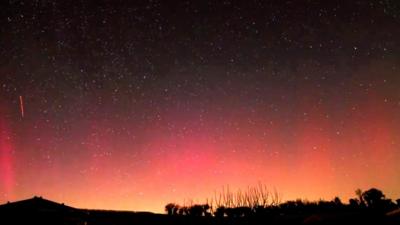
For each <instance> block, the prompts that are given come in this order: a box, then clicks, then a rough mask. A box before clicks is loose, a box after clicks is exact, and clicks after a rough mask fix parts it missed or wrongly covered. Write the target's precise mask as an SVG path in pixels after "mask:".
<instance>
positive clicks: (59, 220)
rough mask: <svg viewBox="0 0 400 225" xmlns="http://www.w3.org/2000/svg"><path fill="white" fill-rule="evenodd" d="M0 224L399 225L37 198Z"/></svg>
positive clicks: (353, 217)
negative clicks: (106, 206)
mask: <svg viewBox="0 0 400 225" xmlns="http://www.w3.org/2000/svg"><path fill="white" fill-rule="evenodd" d="M0 223H1V224H4V225H8V224H35V225H36V224H59V225H61V224H68V225H78V224H82V225H84V224H87V225H89V224H93V225H103V224H104V225H106V224H107V225H111V224H114V225H119V224H121V225H125V224H126V225H127V224H140V225H142V224H143V225H145V224H149V225H150V224H151V225H158V224H159V225H167V224H171V225H172V224H199V225H200V224H216V225H217V224H348V223H351V224H400V217H399V212H398V210H397V211H396V210H395V211H393V212H392V213H379V212H375V211H372V210H369V209H362V210H360V209H350V208H343V209H342V210H335V211H332V210H315V212H312V211H309V210H308V211H298V210H297V211H287V210H286V211H284V210H278V209H275V210H270V211H265V212H264V213H263V214H262V215H253V216H248V217H236V218H229V217H226V216H224V217H220V218H218V217H214V216H190V215H186V216H185V215H183V216H182V215H164V214H154V213H148V212H126V211H107V210H87V209H77V208H73V207H70V206H66V205H64V204H59V203H56V202H52V201H49V200H45V199H43V198H40V197H35V198H32V199H28V200H23V201H19V202H14V203H7V204H4V205H0Z"/></svg>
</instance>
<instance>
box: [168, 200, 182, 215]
mask: <svg viewBox="0 0 400 225" xmlns="http://www.w3.org/2000/svg"><path fill="white" fill-rule="evenodd" d="M179 208H180V207H179V205H177V204H174V203H169V204H167V205H166V206H165V211H166V212H167V214H168V215H178V210H179Z"/></svg>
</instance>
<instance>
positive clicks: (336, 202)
mask: <svg viewBox="0 0 400 225" xmlns="http://www.w3.org/2000/svg"><path fill="white" fill-rule="evenodd" d="M333 203H334V204H335V205H336V206H341V205H343V203H342V201H341V200H340V198H339V197H335V198H334V199H333Z"/></svg>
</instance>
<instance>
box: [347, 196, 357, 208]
mask: <svg viewBox="0 0 400 225" xmlns="http://www.w3.org/2000/svg"><path fill="white" fill-rule="evenodd" d="M349 205H350V206H351V207H353V208H356V207H358V206H359V204H358V199H355V198H351V199H349Z"/></svg>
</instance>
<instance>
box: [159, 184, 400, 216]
mask: <svg viewBox="0 0 400 225" xmlns="http://www.w3.org/2000/svg"><path fill="white" fill-rule="evenodd" d="M355 193H356V197H355V198H352V199H350V200H349V202H348V203H347V204H346V203H343V202H342V201H341V199H340V198H339V197H335V198H334V199H333V200H331V201H325V200H319V201H306V200H301V199H298V200H295V201H286V202H283V203H282V202H281V197H280V194H279V193H278V192H277V191H276V190H274V191H269V190H268V189H267V187H266V186H265V185H262V184H259V185H258V186H255V187H249V188H247V189H246V190H244V191H242V190H238V191H236V192H232V191H230V190H229V187H227V188H223V190H222V192H220V193H218V194H215V195H214V197H213V198H211V199H207V200H206V202H205V203H204V204H193V203H189V204H188V205H182V206H181V205H179V204H176V203H169V204H167V205H166V206H165V212H166V213H167V214H168V215H170V216H191V217H214V218H230V219H239V218H244V219H245V218H256V219H257V220H259V219H260V218H267V217H270V218H271V217H276V216H281V217H284V216H296V215H298V216H301V215H303V216H304V215H312V214H321V213H322V214H323V213H332V214H335V213H353V214H370V215H384V214H385V213H387V212H390V211H393V210H395V209H399V208H400V199H397V200H396V201H395V202H394V201H393V200H391V199H389V198H386V196H385V195H384V194H383V192H382V191H381V190H379V189H376V188H371V189H369V190H366V191H362V190H360V189H358V190H356V192H355Z"/></svg>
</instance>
